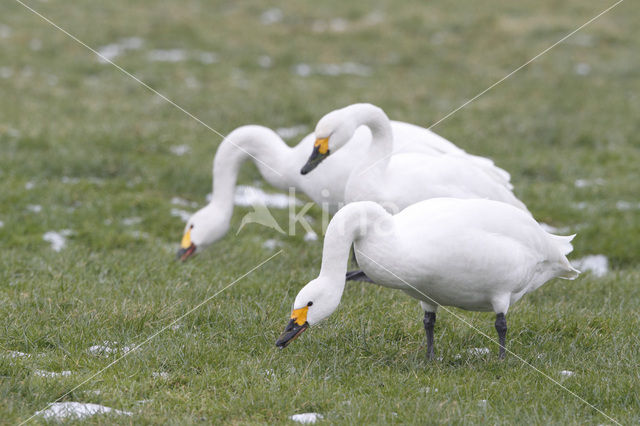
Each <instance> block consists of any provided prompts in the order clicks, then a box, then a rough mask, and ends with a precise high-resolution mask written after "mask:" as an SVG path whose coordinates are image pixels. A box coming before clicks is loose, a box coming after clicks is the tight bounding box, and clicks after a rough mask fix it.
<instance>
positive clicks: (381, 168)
mask: <svg viewBox="0 0 640 426" xmlns="http://www.w3.org/2000/svg"><path fill="white" fill-rule="evenodd" d="M362 126H366V127H368V128H369V129H370V130H371V134H372V138H371V142H370V144H369V148H368V151H367V154H365V157H364V160H363V161H361V162H359V163H358V165H357V166H356V167H353V168H352V172H351V174H350V175H349V179H348V180H347V183H346V187H345V202H346V203H350V202H353V201H376V202H378V203H380V204H382V205H383V206H384V207H385V208H387V210H389V211H391V212H394V213H395V212H397V211H399V210H401V209H403V208H405V207H407V206H410V205H411V204H414V203H416V202H418V201H422V200H426V199H429V198H436V197H453V198H486V199H490V200H496V201H502V202H505V203H508V204H511V205H513V206H515V207H518V208H519V209H522V210H524V211H527V208H526V206H525V205H524V204H523V203H522V202H521V201H520V200H519V199H518V198H517V197H516V196H515V195H514V194H513V192H512V188H513V187H512V186H511V184H510V182H509V174H508V173H507V172H505V171H504V170H502V169H500V168H498V167H496V166H495V165H494V164H493V162H492V161H491V160H488V159H486V158H483V157H476V156H472V155H469V154H467V153H466V152H464V151H462V150H460V149H458V151H459V152H458V151H455V150H454V151H449V152H446V153H444V155H430V154H428V153H415V152H414V153H404V152H400V153H394V146H402V145H403V140H401V139H397V138H396V137H395V135H394V134H393V132H392V130H391V126H390V121H389V118H388V117H387V115H386V114H385V113H384V111H383V110H382V109H380V108H378V107H376V106H375V105H371V104H353V105H349V106H347V107H345V108H342V109H339V110H335V111H332V112H330V113H328V114H327V115H325V116H324V117H322V119H321V120H320V121H319V122H318V124H317V126H316V130H315V135H316V142H315V143H314V148H313V151H312V154H311V156H310V157H309V159H308V161H307V163H306V164H305V165H304V166H303V167H302V170H301V173H302V174H305V175H306V174H307V173H309V172H311V171H312V170H314V169H315V168H316V167H318V165H320V163H322V162H324V161H326V159H329V158H331V156H333V155H336V154H339V153H340V152H341V150H342V149H345V148H347V147H349V145H351V143H348V142H349V140H350V137H351V135H352V134H353V132H354V131H355V130H356V129H358V128H360V127H362ZM354 142H355V141H354ZM347 161H349V160H347ZM316 173H322V174H330V173H331V169H324V168H323V167H320V168H319V169H318V171H317V172H316Z"/></svg>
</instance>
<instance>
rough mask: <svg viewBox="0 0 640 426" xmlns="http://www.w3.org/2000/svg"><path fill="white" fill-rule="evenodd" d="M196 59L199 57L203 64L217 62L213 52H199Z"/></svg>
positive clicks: (216, 56)
mask: <svg viewBox="0 0 640 426" xmlns="http://www.w3.org/2000/svg"><path fill="white" fill-rule="evenodd" d="M198 59H200V62H202V63H203V64H207V65H209V64H215V63H216V62H218V55H217V54H215V53H213V52H200V55H198Z"/></svg>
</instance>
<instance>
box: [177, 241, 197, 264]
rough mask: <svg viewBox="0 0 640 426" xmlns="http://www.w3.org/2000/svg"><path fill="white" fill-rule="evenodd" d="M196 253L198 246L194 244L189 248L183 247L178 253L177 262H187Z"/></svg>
mask: <svg viewBox="0 0 640 426" xmlns="http://www.w3.org/2000/svg"><path fill="white" fill-rule="evenodd" d="M195 251H196V246H195V245H194V244H191V245H190V246H189V247H187V248H182V247H181V248H180V249H178V252H177V253H176V260H180V261H182V262H185V261H186V260H187V259H188V258H190V257H191V256H192V255H193V253H194V252H195Z"/></svg>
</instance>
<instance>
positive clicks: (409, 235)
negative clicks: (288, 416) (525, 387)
mask: <svg viewBox="0 0 640 426" xmlns="http://www.w3.org/2000/svg"><path fill="white" fill-rule="evenodd" d="M573 237H574V236H569V237H563V236H557V235H552V234H549V233H547V232H545V231H544V230H543V229H542V228H541V227H540V225H539V224H538V223H537V222H536V221H535V220H534V219H533V218H532V217H531V216H530V215H529V214H528V213H527V212H525V211H522V210H521V209H518V208H516V207H514V206H511V205H508V204H505V203H501V202H497V201H492V200H483V199H455V198H433V199H429V200H426V201H421V202H419V203H416V204H414V205H412V206H410V207H408V208H406V209H404V210H403V211H401V212H400V213H398V214H396V215H391V214H390V213H388V212H387V211H386V210H385V209H384V208H383V207H382V206H380V205H378V204H376V203H373V202H355V203H351V204H349V205H347V206H345V207H344V208H342V209H341V210H340V211H339V212H338V213H337V214H336V215H335V216H334V217H333V219H332V220H331V222H330V224H329V227H328V228H327V232H326V234H325V240H324V248H323V257H322V267H321V270H320V274H319V276H318V277H317V278H316V279H315V280H313V281H311V282H310V283H309V284H307V285H306V286H305V287H304V288H303V289H302V290H300V292H299V293H298V296H297V297H296V299H295V303H294V314H293V316H292V321H294V319H295V320H299V316H300V315H299V314H300V312H301V311H300V310H301V309H302V310H304V309H305V307H306V312H305V313H304V318H305V322H304V323H302V324H297V323H296V322H295V321H294V323H293V324H291V323H290V325H289V326H288V328H292V327H293V329H295V326H296V325H297V326H299V327H304V328H306V326H304V324H305V323H306V324H307V326H309V325H313V324H315V323H317V322H318V321H321V320H322V319H324V318H326V317H327V316H329V315H330V314H331V313H332V312H333V311H334V310H335V309H336V308H337V306H338V304H339V303H340V299H341V297H342V292H343V290H344V286H345V273H346V270H347V262H348V254H349V249H350V247H351V244H353V245H354V251H355V255H356V258H357V260H358V264H359V265H360V267H361V268H362V270H363V271H364V273H365V274H366V275H367V276H368V277H370V278H371V279H373V281H374V282H375V283H376V284H378V285H381V286H384V287H390V288H394V289H399V290H402V291H404V292H406V293H407V294H409V295H410V296H412V297H414V298H416V299H418V300H419V301H420V303H421V306H422V308H423V310H424V311H425V328H426V329H427V337H428V343H429V328H428V326H427V323H428V321H427V319H429V320H430V322H429V324H430V325H429V327H430V329H431V344H430V345H428V346H430V347H429V348H428V351H429V354H430V356H432V355H433V334H432V333H433V324H435V313H436V311H437V309H438V307H439V306H454V307H458V308H462V309H467V310H473V311H493V312H495V313H496V316H497V319H501V320H500V329H503V330H504V334H503V335H500V333H501V331H500V329H499V330H498V333H499V337H500V343H501V356H503V355H504V336H506V319H505V317H504V315H505V314H506V313H507V311H508V309H509V306H510V305H512V304H513V303H515V302H516V301H518V300H519V299H520V298H521V297H522V296H524V295H525V294H527V293H529V292H531V291H534V290H535V289H537V288H539V287H540V286H541V285H542V284H544V283H545V282H547V281H549V280H550V279H552V278H556V277H557V278H565V279H574V278H576V277H577V276H578V274H579V271H577V270H576V269H574V268H573V267H572V266H571V264H570V263H569V261H568V260H567V258H566V255H567V254H568V253H569V252H571V250H572V246H571V242H570V241H571V240H572V239H573ZM309 302H311V305H309ZM296 312H298V314H296ZM431 320H432V321H431ZM298 322H300V321H298ZM502 325H504V327H502ZM496 328H498V321H497V322H496ZM291 331H292V330H289V335H287V332H286V331H285V333H284V334H283V337H281V339H280V340H279V342H278V343H279V344H280V346H286V344H287V343H288V341H289V340H291V339H290V338H291ZM297 331H298V334H299V333H300V332H301V331H299V330H297ZM287 337H289V340H287ZM293 337H295V336H293Z"/></svg>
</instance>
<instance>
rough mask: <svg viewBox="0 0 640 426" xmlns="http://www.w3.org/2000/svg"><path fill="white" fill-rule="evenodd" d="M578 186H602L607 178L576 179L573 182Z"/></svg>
mask: <svg viewBox="0 0 640 426" xmlns="http://www.w3.org/2000/svg"><path fill="white" fill-rule="evenodd" d="M573 184H574V185H575V187H576V188H587V187H589V186H596V185H598V186H602V185H604V184H605V180H604V179H602V178H596V179H576V181H575V182H574V183H573Z"/></svg>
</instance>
